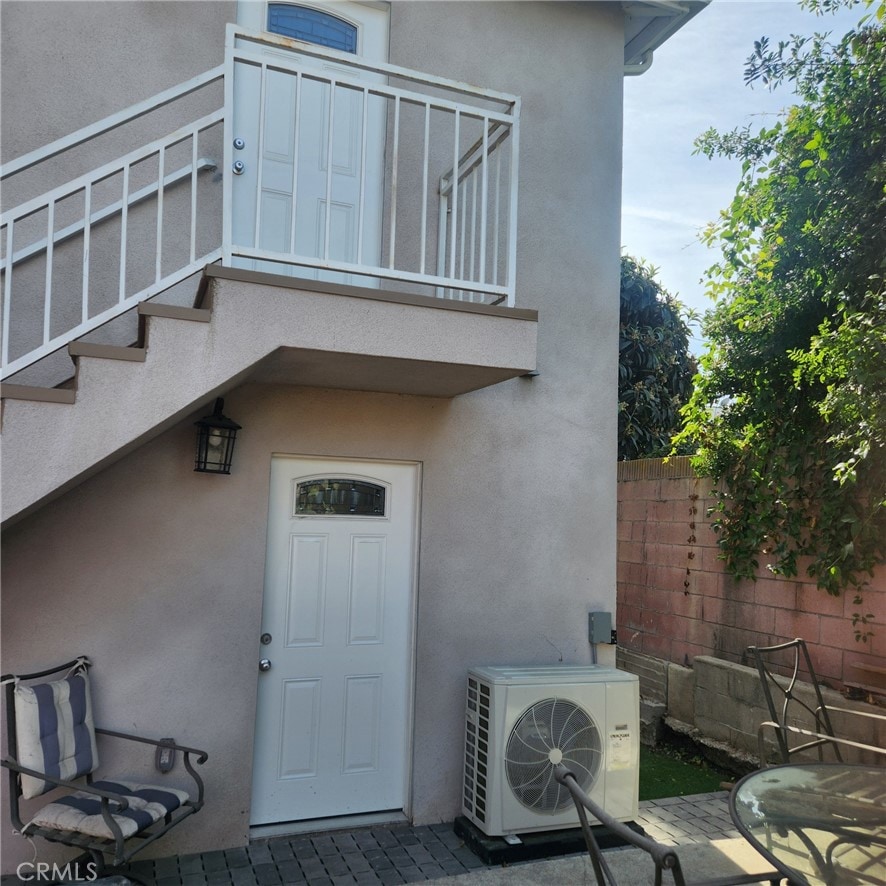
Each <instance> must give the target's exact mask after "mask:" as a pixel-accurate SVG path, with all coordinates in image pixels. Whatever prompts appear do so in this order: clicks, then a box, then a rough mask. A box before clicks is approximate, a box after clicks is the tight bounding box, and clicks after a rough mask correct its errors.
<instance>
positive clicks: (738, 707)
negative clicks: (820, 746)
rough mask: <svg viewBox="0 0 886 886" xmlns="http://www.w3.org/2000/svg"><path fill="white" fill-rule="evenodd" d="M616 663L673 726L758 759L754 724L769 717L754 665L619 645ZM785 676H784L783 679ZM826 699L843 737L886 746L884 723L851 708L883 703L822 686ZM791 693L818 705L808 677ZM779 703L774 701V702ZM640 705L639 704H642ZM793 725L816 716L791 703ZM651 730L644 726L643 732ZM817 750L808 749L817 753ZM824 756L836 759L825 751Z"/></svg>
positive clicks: (845, 750) (859, 757) (858, 755)
mask: <svg viewBox="0 0 886 886" xmlns="http://www.w3.org/2000/svg"><path fill="white" fill-rule="evenodd" d="M616 663H617V664H618V666H619V667H620V668H622V669H623V670H626V671H630V672H631V673H634V674H637V675H638V676H639V677H640V693H641V696H643V698H645V699H649V700H651V701H652V702H653V703H654V704H657V703H658V702H659V701H661V700H662V699H664V700H665V705H664V708H665V709H664V712H663V713H664V716H665V717H666V719H667V722H668V723H669V724H670V725H671V726H672V727H673V728H675V729H678V730H680V731H683V732H686V731H687V727H688V731H690V732H691V730H697V737H699V738H700V739H702V740H703V741H704V742H706V743H708V744H710V743H712V742H716V743H719V744H720V745H725V746H728V748H730V749H731V752H730V753H733V752H738V756H742V757H745V758H751V759H754V760H756V759H758V741H757V733H758V728H759V726H760V724H761V723H763V722H764V721H768V720H770V715H769V710H768V708H767V706H766V700H765V697H764V695H763V690H762V688H761V686H760V679H759V676H758V674H757V671H756V669H755V668H751V667H745V666H744V665H740V664H736V663H734V662H729V661H724V660H723V659H720V658H713V657H712V656H709V655H699V656H696V657H695V659H694V660H693V662H692V667H691V668H686V667H683V666H682V665H678V664H673V663H670V664H669V663H667V662H664V661H662V660H661V659H659V658H656V657H654V656H648V655H643V654H642V653H638V652H633V651H631V650H629V649H624V648H622V647H619V648H618V650H617V653H616ZM785 682H787V680H786V681H785ZM822 694H823V696H824V700H825V704H826V705H827V706H828V708H829V710H830V711H831V722H832V724H833V727H834V732H835V734H836V735H839V736H841V737H844V738H849V739H852V740H854V741H858V742H861V743H863V744H867V745H873V746H874V747H881V748H886V723H883V722H882V721H878V720H874V719H872V718H868V717H864V716H861V717H860V716H856V715H853V714H851V713H845V712H844V711H840V710H834V709H835V708H842V709H845V710H848V711H853V712H855V714H865V713H880V714H882V708H879V707H874V706H872V705H869V704H866V703H865V702H862V701H849V700H847V699H845V698H844V697H843V696H842V695H841V694H840V693H838V692H836V691H835V690H833V689H827V688H824V689H823V690H822ZM794 696H795V698H796V699H797V700H798V701H799V702H801V703H802V704H804V705H806V706H807V707H808V708H809V709H811V710H814V709H815V708H816V706H817V700H816V698H815V692H814V691H813V688H812V686H811V685H810V684H808V683H802V682H798V683H797V684H796V686H795V687H794ZM776 703H777V702H776ZM641 707H642V706H641ZM790 723H791V725H793V726H799V727H800V728H802V729H809V730H813V731H814V729H815V722H814V718H813V717H812V715H811V714H810V713H808V712H807V711H805V710H804V709H803V708H801V707H799V706H795V708H794V710H793V716H792V719H791V720H790ZM652 731H654V730H648V731H647V734H649V733H650V732H652ZM764 735H765V736H766V753H767V754H768V756H769V759H775V743H774V740H773V733H772V731H771V730H769V731H766V732H765V733H764ZM841 753H842V755H843V757H844V759H846V760H854V761H857V762H867V763H880V764H882V763H884V762H886V761H884V758H883V756H882V755H879V754H876V753H874V752H871V751H864V750H857V749H855V748H851V747H846V746H843V747H842V748H841ZM817 754H818V752H817V751H815V750H814V751H810V752H808V753H807V754H806V757H807V758H808V759H812V760H814V759H817ZM825 759H826V760H831V759H834V758H833V755H832V754H831V753H830V752H829V751H825Z"/></svg>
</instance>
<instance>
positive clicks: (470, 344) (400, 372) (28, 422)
mask: <svg viewBox="0 0 886 886" xmlns="http://www.w3.org/2000/svg"><path fill="white" fill-rule="evenodd" d="M137 310H138V314H139V318H140V328H141V335H140V339H139V341H138V342H137V343H136V345H135V346H133V347H118V346H112V345H103V344H94V343H89V342H83V341H75V342H72V343H71V344H70V345H69V346H68V352H69V354H70V356H71V358H72V360H73V362H74V366H75V375H74V378H73V380H72V382H71V383H69V386H62V387H57V388H32V387H27V386H22V385H16V384H9V385H4V386H3V388H2V397H3V420H2V435H0V445H2V457H3V497H2V520H3V523H4V524H5V525H8V524H9V523H10V522H13V521H16V520H18V519H20V518H22V517H24V516H25V515H27V514H28V513H30V512H31V511H33V510H35V509H37V508H38V507H40V506H41V505H42V504H44V503H45V502H47V501H48V500H50V499H52V498H54V497H56V496H58V495H60V494H61V493H63V492H64V491H66V490H67V489H70V488H72V487H73V486H75V485H77V484H78V483H80V482H82V481H83V480H84V479H86V478H87V477H89V476H91V475H92V474H94V473H96V472H98V471H99V470H100V469H101V468H103V467H104V466H106V465H107V464H109V463H111V462H113V461H116V460H117V459H119V458H121V457H123V456H124V455H125V454H126V453H128V452H130V451H132V450H133V449H135V448H136V447H138V446H140V445H142V444H144V443H145V442H147V441H148V440H150V439H152V438H153V437H156V436H158V435H159V434H161V433H162V432H163V431H165V430H167V429H168V428H170V427H172V426H173V425H175V424H177V423H178V422H180V421H182V420H184V419H186V418H188V417H189V416H192V415H194V417H195V418H196V417H199V416H198V415H195V413H197V412H199V410H201V409H203V410H204V411H206V409H207V408H208V406H209V405H210V403H211V402H212V400H213V399H214V398H215V397H216V396H219V395H220V394H223V393H224V392H225V391H227V390H230V389H232V388H234V387H236V386H237V385H239V384H241V383H243V382H244V381H246V380H250V381H259V382H268V383H279V384H297V385H309V386H314V387H332V388H347V389H351V390H355V389H356V390H368V391H380V392H388V393H399V394H412V395H419V396H434V397H453V396H456V395H458V394H463V393H466V392H468V391H472V390H476V389H478V388H482V387H485V386H487V385H490V384H495V383H497V382H500V381H503V380H505V379H507V378H513V377H515V376H519V375H523V374H526V373H528V372H530V371H532V370H534V368H535V356H536V326H537V316H536V314H535V312H534V311H529V310H520V309H508V308H501V307H492V306H487V305H475V304H470V303H461V302H452V301H446V300H441V299H435V298H431V297H427V296H415V295H409V294H401V293H390V292H384V291H381V290H375V289H366V288H360V287H351V286H341V285H336V284H324V283H316V282H313V281H303V280H302V281H299V280H294V279H293V278H290V277H278V276H273V275H267V274H260V273H256V272H250V271H239V270H236V269H228V268H221V267H208V268H206V270H205V271H204V278H203V281H202V283H201V287H200V294H199V295H198V306H197V307H195V308H186V307H176V306H172V305H163V304H157V303H155V302H143V303H142V304H140V305H139V306H138V309H137Z"/></svg>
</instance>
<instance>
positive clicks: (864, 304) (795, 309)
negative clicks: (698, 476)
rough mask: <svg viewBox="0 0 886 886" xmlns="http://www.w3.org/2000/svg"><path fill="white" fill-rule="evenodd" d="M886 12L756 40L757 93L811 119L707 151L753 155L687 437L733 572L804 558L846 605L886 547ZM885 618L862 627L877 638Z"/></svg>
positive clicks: (722, 230)
mask: <svg viewBox="0 0 886 886" xmlns="http://www.w3.org/2000/svg"><path fill="white" fill-rule="evenodd" d="M850 2H851V0H850ZM802 5H805V6H807V7H810V8H814V9H817V10H818V11H820V12H821V11H827V9H828V8H833V7H835V6H837V5H840V3H839V2H838V0H805V2H804V3H803V4H802ZM844 5H845V4H844ZM868 5H869V6H870V5H871V4H868ZM884 9H886V5H884V4H883V3H881V4H880V6H879V9H878V10H877V12H876V14H873V15H868V16H866V17H865V18H863V19H862V21H861V23H860V25H859V26H858V27H857V28H855V29H854V30H852V31H851V32H850V33H848V34H846V35H845V36H844V37H843V38H842V39H839V40H831V39H830V38H829V37H827V36H820V35H816V36H814V37H812V38H800V37H793V38H792V39H791V40H790V41H788V42H785V43H780V44H778V46H777V47H775V48H773V47H771V46H770V44H769V42H768V41H767V40H766V39H765V38H764V39H762V40H760V41H758V42H757V43H755V46H754V54H753V56H752V57H751V58H750V59H749V63H748V69H747V72H746V80H747V81H748V82H751V83H753V82H761V83H765V84H766V85H767V86H768V87H769V88H773V87H776V86H779V85H783V84H790V85H792V86H793V89H794V91H795V95H796V99H797V104H796V105H795V106H794V107H791V108H790V109H789V110H788V111H787V112H786V113H785V114H783V115H782V116H781V118H780V119H779V122H777V123H776V124H775V125H774V126H773V127H772V128H767V129H762V130H761V131H759V132H758V133H756V134H754V133H752V132H751V131H750V129H744V130H736V131H733V132H730V133H726V134H720V133H718V132H716V131H713V130H712V131H709V132H707V133H705V134H704V135H703V136H701V137H700V138H699V140H698V141H697V142H696V146H697V148H698V150H699V151H700V152H701V153H703V154H705V155H707V156H709V157H713V156H727V157H734V158H739V159H740V160H741V161H742V176H741V180H740V182H739V185H738V188H737V191H736V194H735V197H734V199H733V201H732V204H731V205H730V206H729V208H728V209H727V210H725V211H724V212H722V213H721V216H720V219H719V221H718V222H716V223H715V224H713V225H712V226H711V227H710V228H709V230H708V231H707V233H706V239H707V241H708V242H709V243H711V244H715V245H718V246H719V248H720V250H721V253H722V260H721V261H720V262H719V263H718V264H716V265H714V266H713V267H712V268H711V269H710V270H709V272H708V289H709V293H710V294H711V295H712V296H713V297H714V298H715V300H716V306H715V307H714V309H713V310H712V311H710V312H709V313H708V314H707V316H706V318H705V323H704V332H705V334H706V337H707V340H708V343H709V344H708V350H707V352H706V353H705V354H704V356H703V357H702V359H701V369H702V372H701V375H700V376H699V378H698V379H697V381H696V388H695V393H694V395H693V398H692V400H691V402H690V405H689V406H688V407H687V410H686V418H687V424H686V429H685V431H684V432H683V436H684V437H689V436H690V435H692V436H694V437H695V438H696V439H697V440H698V442H699V444H700V452H699V455H698V459H697V462H698V467H699V468H700V469H701V470H702V471H703V472H705V473H707V474H709V475H710V476H712V477H713V478H714V479H715V480H718V481H724V484H725V485H723V486H722V490H723V491H722V492H721V493H720V496H719V514H718V521H717V527H718V530H719V532H720V545H721V548H722V551H723V555H724V557H725V559H726V562H727V565H728V567H729V569H730V571H731V572H732V573H733V574H734V575H736V576H738V577H754V575H755V573H756V571H757V569H758V567H759V565H760V563H759V560H760V559H761V554H762V555H763V556H764V557H765V561H766V565H767V566H768V567H769V568H770V569H771V570H772V571H773V572H775V573H778V574H783V575H788V576H790V575H796V574H797V569H798V558H799V557H802V556H805V557H808V558H809V559H808V560H807V562H806V564H805V565H806V566H807V571H808V574H809V575H810V576H812V577H814V578H815V579H816V581H817V583H818V584H819V586H820V587H822V588H825V589H826V590H827V591H828V592H829V593H831V594H835V595H836V594H839V593H841V592H842V591H844V590H846V589H847V588H849V589H854V590H855V592H856V594H857V595H858V591H859V589H860V588H862V587H863V586H864V583H865V581H866V577H867V576H868V575H869V574H870V573H871V572H872V570H873V567H874V566H875V565H876V564H878V563H881V562H883V559H884V545H886V513H884V507H883V505H884V496H886V429H884V426H886V421H884V403H886V306H884V305H886V287H884V273H886V100H884V99H886V29H884V23H886V22H884V19H886V16H884ZM856 602H857V603H860V602H861V599H860V596H857V597H856ZM870 617H871V616H870V615H864V614H857V615H856V628H857V629H856V634H857V636H858V637H861V638H862V639H864V638H866V635H867V634H868V633H869V632H868V631H867V630H866V629H865V628H864V623H865V622H866V620H867V619H869V618H870ZM859 622H860V623H861V624H860V626H859Z"/></svg>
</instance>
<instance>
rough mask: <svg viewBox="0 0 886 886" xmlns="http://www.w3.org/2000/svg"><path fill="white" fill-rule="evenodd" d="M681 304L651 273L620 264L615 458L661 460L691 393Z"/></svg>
mask: <svg viewBox="0 0 886 886" xmlns="http://www.w3.org/2000/svg"><path fill="white" fill-rule="evenodd" d="M684 313H685V311H684V308H683V305H682V304H681V303H680V302H679V301H677V299H676V298H675V297H674V296H673V295H671V294H670V293H669V292H667V291H666V290H664V289H662V287H661V286H660V285H659V283H658V282H657V281H656V279H655V269H654V268H650V267H648V266H647V265H645V264H643V263H642V262H638V261H637V260H636V259H633V258H631V257H630V256H623V257H622V260H621V314H620V322H619V345H618V347H619V353H618V457H619V459H631V458H650V457H654V456H661V455H666V454H667V452H668V451H669V450H670V447H671V438H672V437H673V435H674V434H675V433H676V432H677V430H678V429H679V427H680V425H681V423H682V421H681V419H680V410H681V408H682V407H683V406H684V405H685V404H686V402H687V401H688V399H689V395H690V393H691V391H692V376H693V375H694V373H695V362H694V360H693V359H692V357H691V356H690V354H689V329H688V327H687V325H686V323H685V322H684V320H683V314H684Z"/></svg>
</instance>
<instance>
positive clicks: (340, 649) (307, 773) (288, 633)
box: [251, 457, 418, 825]
mask: <svg viewBox="0 0 886 886" xmlns="http://www.w3.org/2000/svg"><path fill="white" fill-rule="evenodd" d="M323 477H335V478H338V479H336V480H335V481H334V484H335V486H336V491H335V492H334V493H329V497H328V501H329V502H332V504H330V505H329V512H325V511H324V504H323V501H322V496H321V500H320V502H319V503H318V501H317V500H316V495H315V494H314V497H309V496H307V495H303V496H302V498H301V499H299V488H300V484H302V488H304V486H305V484H307V486H308V487H310V488H314V487H313V486H312V482H313V481H315V480H316V479H317V478H323ZM349 478H353V480H354V481H356V482H358V483H360V484H364V485H363V487H362V488H364V489H365V488H369V487H366V486H365V484H367V483H368V484H374V486H373V487H372V488H374V489H381V490H382V491H383V493H384V506H383V508H382V507H377V508H375V510H376V511H377V512H376V513H373V507H374V506H368V507H367V508H365V509H363V510H362V512H361V510H360V506H359V505H358V504H354V506H353V511H354V513H353V514H352V513H350V512H349V511H348V506H347V501H348V496H349V495H350V496H352V497H353V501H354V502H357V498H358V493H357V492H353V491H349V489H348V484H349V483H350V482H351V480H350V479H349ZM355 488H356V487H355V486H354V485H353V484H352V485H351V487H350V489H351V490H353V489H355ZM417 494H418V468H417V466H415V465H409V464H398V463H363V462H357V461H353V462H352V461H333V460H324V459H301V458H294V457H275V458H274V459H273V460H272V465H271V490H270V502H269V518H268V549H267V563H266V569H265V590H264V603H263V610H262V633H263V634H267V635H269V636H270V640H269V642H267V643H265V644H263V645H261V646H260V647H259V657H261V658H267V659H269V660H270V662H271V667H270V670H267V671H265V672H262V673H260V675H259V681H258V708H257V717H256V729H255V759H254V766H253V801H252V816H251V821H252V824H254V825H257V824H270V823H277V822H284V821H295V820H303V819H311V818H320V817H325V816H338V815H347V814H355V813H365V812H376V811H382V810H392V809H403V808H404V806H405V802H406V780H407V756H408V754H407V746H408V734H409V711H410V686H411V674H412V617H413V616H412V612H413V608H414V607H413V595H414V590H413V587H414V562H415V522H416V514H417ZM336 496H337V497H338V498H337V501H336V502H333V498H334V497H336ZM367 500H369V501H370V503H371V502H372V501H374V499H371V498H370V499H367ZM300 501H301V504H300ZM305 502H307V504H305ZM341 502H344V504H341ZM336 509H337V510H338V511H339V513H332V511H333V510H336ZM361 513H362V514H363V515H360V514H361Z"/></svg>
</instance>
